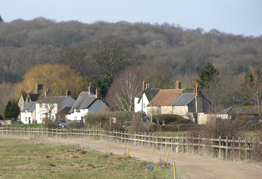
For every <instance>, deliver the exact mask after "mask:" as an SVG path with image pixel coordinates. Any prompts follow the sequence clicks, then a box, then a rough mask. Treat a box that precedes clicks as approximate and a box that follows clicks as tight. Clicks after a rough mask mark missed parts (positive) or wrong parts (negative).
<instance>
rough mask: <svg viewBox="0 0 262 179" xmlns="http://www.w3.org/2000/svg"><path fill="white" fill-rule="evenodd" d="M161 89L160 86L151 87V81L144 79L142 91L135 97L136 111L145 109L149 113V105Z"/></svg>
mask: <svg viewBox="0 0 262 179" xmlns="http://www.w3.org/2000/svg"><path fill="white" fill-rule="evenodd" d="M159 91H160V89H159V88H150V87H149V83H148V82H147V81H146V80H143V82H142V91H140V92H139V93H138V94H137V95H135V97H134V112H139V111H143V112H145V113H146V114H147V105H148V104H149V103H150V101H151V100H152V99H153V98H154V97H155V95H156V94H157V93H158V92H159Z"/></svg>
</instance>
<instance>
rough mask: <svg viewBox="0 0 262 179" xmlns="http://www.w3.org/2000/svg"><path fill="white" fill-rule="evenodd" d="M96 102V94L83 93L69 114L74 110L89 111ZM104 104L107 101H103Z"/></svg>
mask: <svg viewBox="0 0 262 179" xmlns="http://www.w3.org/2000/svg"><path fill="white" fill-rule="evenodd" d="M96 100H98V99H97V98H96V95H94V94H89V92H88V91H82V92H81V93H80V94H79V96H78V97H77V99H76V102H75V103H74V105H73V106H72V108H71V109H70V111H69V113H73V112H74V109H76V110H77V111H79V110H80V109H87V108H89V107H90V106H91V105H92V104H93V103H94V102H95V101H96ZM101 100H102V101H103V102H104V103H105V101H104V100H103V99H101Z"/></svg>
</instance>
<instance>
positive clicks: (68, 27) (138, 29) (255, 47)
mask: <svg viewBox="0 0 262 179" xmlns="http://www.w3.org/2000/svg"><path fill="white" fill-rule="evenodd" d="M103 45H104V46H103ZM101 47H102V48H101ZM109 47H110V48H111V50H112V48H113V51H114V53H113V54H110V53H107V50H108V48H109ZM117 50H122V51H124V53H122V54H121V55H120V56H118V57H117V60H115V61H110V60H107V59H108V58H107V57H108V56H110V55H111V56H114V55H115V53H116V54H117V53H118V54H119V52H118V51H117ZM208 62H209V63H211V64H212V65H213V66H214V67H215V68H216V70H217V71H218V72H219V73H218V75H219V80H220V81H222V82H223V86H227V88H226V89H223V90H224V91H236V89H235V86H237V85H236V83H238V79H241V78H243V75H244V74H247V73H251V71H252V69H253V68H254V67H258V68H261V67H262V36H259V37H253V36H244V35H235V34H230V33H226V32H220V31H218V30H216V29H212V30H210V31H208V32H206V31H205V30H204V29H202V28H197V29H186V28H183V27H181V26H180V25H176V24H168V23H164V24H150V23H143V22H137V23H129V22H125V21H121V22H117V23H108V22H103V21H98V22H95V23H92V24H85V23H81V22H78V21H67V22H56V21H54V20H51V19H46V18H44V17H38V18H35V19H33V20H31V21H25V20H22V19H17V20H14V21H12V22H9V23H5V22H4V21H3V22H0V83H1V84H0V91H1V93H2V94H4V95H1V97H0V98H1V99H0V102H1V108H3V106H5V105H6V104H7V102H8V101H9V100H17V99H18V95H17V94H16V95H15V93H14V88H15V85H16V84H17V83H21V82H23V80H24V78H25V74H26V73H27V72H28V71H29V70H30V69H31V68H33V67H35V66H37V65H44V64H50V65H61V66H63V65H66V66H69V67H70V68H71V69H72V70H73V71H74V72H76V73H78V75H79V76H80V77H81V78H83V80H84V83H85V85H84V86H83V88H84V90H86V89H87V86H88V84H89V83H90V82H92V83H93V84H99V82H101V80H102V79H105V77H106V76H110V77H111V78H112V79H111V80H113V79H114V78H115V77H117V76H119V72H121V71H122V70H123V69H124V68H125V67H127V66H129V67H130V66H132V65H136V67H135V69H137V68H140V69H139V70H140V71H143V74H151V75H150V76H147V75H144V76H145V77H147V78H149V81H150V79H151V81H152V85H151V87H156V88H171V87H174V80H178V79H179V80H180V81H181V82H182V87H183V88H192V86H193V85H195V83H196V79H197V78H198V74H199V72H200V71H201V69H202V68H203V67H204V66H205V65H206V64H207V63H208ZM150 67H156V68H150ZM153 69H154V70H155V71H154V70H153ZM159 69H161V70H159ZM160 72H163V73H164V72H165V74H164V75H161V74H159V73H160ZM122 73H123V72H122ZM142 76H143V75H142ZM155 79H157V80H155ZM99 80H100V81H99ZM139 80H141V79H139ZM109 81H110V79H109ZM140 84H142V82H141V83H140ZM141 86H142V85H141ZM31 89H32V88H31ZM231 89H232V90H231ZM21 90H25V92H29V91H28V90H29V89H21ZM79 90H80V89H79ZM102 90H103V89H102ZM139 90H140V89H139ZM223 90H222V91H223ZM106 91H107V89H106ZM20 92H21V91H20ZM76 96H77V95H76ZM76 96H75V97H76ZM104 96H105V94H104ZM231 96H232V95H231ZM228 105H230V104H225V107H227V106H228ZM2 111H3V109H1V111H0V113H1V112H2Z"/></svg>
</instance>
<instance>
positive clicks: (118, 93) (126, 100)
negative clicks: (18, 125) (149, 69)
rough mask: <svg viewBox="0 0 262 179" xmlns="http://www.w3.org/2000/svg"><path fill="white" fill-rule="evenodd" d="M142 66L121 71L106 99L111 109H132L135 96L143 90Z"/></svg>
mask: <svg viewBox="0 0 262 179" xmlns="http://www.w3.org/2000/svg"><path fill="white" fill-rule="evenodd" d="M142 80H143V77H142V75H141V67H139V66H132V67H126V68H125V69H124V70H123V71H122V72H121V73H119V74H118V75H117V76H116V77H115V79H114V81H113V84H112V85H111V87H110V88H109V90H108V94H107V96H106V100H107V102H108V103H109V106H110V107H111V109H118V110H121V111H132V110H133V106H134V96H135V95H136V94H137V93H138V92H139V91H140V90H141V81H142Z"/></svg>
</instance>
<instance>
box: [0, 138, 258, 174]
mask: <svg viewBox="0 0 262 179" xmlns="http://www.w3.org/2000/svg"><path fill="white" fill-rule="evenodd" d="M0 138H18V139H24V140H29V137H27V136H10V135H3V136H0ZM44 141H45V142H56V143H62V144H68V143H69V145H80V146H82V147H89V148H91V149H94V150H96V151H100V152H103V153H106V152H108V147H110V152H111V153H113V154H119V155H123V154H125V153H126V152H127V148H128V149H129V154H130V156H132V157H136V158H139V159H141V160H146V161H149V162H154V163H157V162H159V161H160V159H161V160H166V155H167V152H162V151H157V150H150V149H145V148H141V147H132V146H128V145H122V144H117V143H110V142H108V141H95V140H89V139H88V142H87V139H75V138H69V139H68V140H67V139H65V138H48V139H45V140H44ZM87 145H88V146H87ZM168 162H169V163H171V164H172V163H173V162H175V164H176V166H178V167H179V168H180V169H181V170H182V171H183V172H184V173H185V174H186V176H187V177H188V178H189V179H220V178H221V179H235V178H237V179H261V178H262V167H261V165H260V166H259V165H255V164H251V163H247V162H243V161H228V160H220V159H215V158H205V157H200V156H195V155H190V154H181V153H173V152H171V153H170V154H169V158H168Z"/></svg>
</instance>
